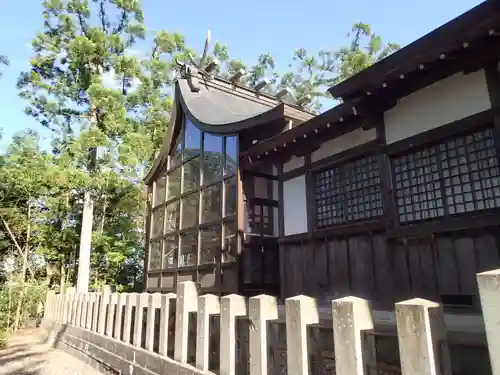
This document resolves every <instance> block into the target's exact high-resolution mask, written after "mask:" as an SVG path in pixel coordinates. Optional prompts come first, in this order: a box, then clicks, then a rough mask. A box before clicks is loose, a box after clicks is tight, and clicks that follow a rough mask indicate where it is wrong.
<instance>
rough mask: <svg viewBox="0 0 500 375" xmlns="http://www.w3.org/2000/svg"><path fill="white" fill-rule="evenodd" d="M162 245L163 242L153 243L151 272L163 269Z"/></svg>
mask: <svg viewBox="0 0 500 375" xmlns="http://www.w3.org/2000/svg"><path fill="white" fill-rule="evenodd" d="M161 244H162V241H151V245H150V248H149V270H159V269H160V268H161Z"/></svg>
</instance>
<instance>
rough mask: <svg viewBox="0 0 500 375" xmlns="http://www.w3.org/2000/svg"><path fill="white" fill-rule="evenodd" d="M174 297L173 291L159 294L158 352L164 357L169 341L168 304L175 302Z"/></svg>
mask: <svg viewBox="0 0 500 375" xmlns="http://www.w3.org/2000/svg"><path fill="white" fill-rule="evenodd" d="M176 298H177V296H176V295H175V293H167V294H163V295H162V296H161V310H160V346H159V352H160V354H161V355H163V356H165V357H166V356H167V352H168V343H169V336H168V335H169V331H168V329H169V325H170V304H171V303H172V302H175V300H176Z"/></svg>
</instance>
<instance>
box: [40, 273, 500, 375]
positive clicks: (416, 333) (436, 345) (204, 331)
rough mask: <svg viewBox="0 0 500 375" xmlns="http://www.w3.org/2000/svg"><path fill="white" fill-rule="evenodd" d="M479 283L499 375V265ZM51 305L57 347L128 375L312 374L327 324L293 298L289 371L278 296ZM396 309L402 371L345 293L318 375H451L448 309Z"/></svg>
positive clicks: (66, 299) (407, 305) (94, 298)
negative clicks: (391, 365) (328, 361)
mask: <svg viewBox="0 0 500 375" xmlns="http://www.w3.org/2000/svg"><path fill="white" fill-rule="evenodd" d="M477 280H478V287H479V293H480V297H481V305H482V311H483V318H484V323H485V328H486V338H487V342H488V350H489V355H490V363H491V373H492V374H493V375H500V269H499V270H495V271H489V272H484V273H480V274H478V275H477ZM45 306H46V308H45V313H44V325H45V326H46V327H49V328H50V330H51V336H50V337H51V339H52V340H53V343H54V344H55V345H58V346H59V347H62V348H64V349H67V350H69V351H70V352H71V353H73V354H75V355H78V356H80V357H88V358H91V359H92V360H94V361H96V362H97V363H99V364H100V366H101V367H102V368H107V369H109V370H110V371H111V372H114V373H119V374H130V375H136V374H144V375H146V374H148V375H152V374H164V375H171V374H185V375H194V374H211V373H218V374H220V375H235V374H250V375H267V374H270V375H271V374H275V373H280V372H281V373H286V374H289V375H308V374H310V373H311V368H310V367H311V361H310V355H311V345H310V344H311V343H310V335H309V334H308V330H309V329H310V327H313V326H314V325H317V324H318V323H319V314H318V307H317V305H316V301H315V300H314V299H313V298H311V297H307V296H303V295H301V296H296V297H292V298H288V299H286V301H285V313H286V314H285V315H286V318H285V326H286V328H285V332H286V334H285V336H286V340H284V341H286V351H285V352H286V369H283V368H276V366H274V364H275V361H274V360H273V359H272V358H270V354H269V353H270V350H269V348H270V335H269V333H270V332H271V331H272V330H273V328H272V326H273V325H272V324H271V323H272V322H273V321H275V320H277V319H278V304H277V300H276V298H274V297H271V296H267V295H260V296H256V297H251V298H249V299H246V298H244V297H242V296H239V295H234V294H233V295H228V296H224V297H221V298H219V297H218V296H215V295H210V294H207V295H201V296H199V295H198V290H197V288H196V284H195V283H193V282H190V281H188V282H183V283H180V284H179V286H178V288H177V293H176V294H173V293H170V294H148V293H141V294H136V293H129V294H127V293H121V294H119V293H111V292H110V289H109V288H104V289H103V291H102V292H101V293H87V294H77V293H75V292H74V290H71V289H70V290H69V291H68V292H67V293H65V294H54V293H53V292H50V293H49V294H48V296H47V301H46V305H45ZM395 310H396V326H397V340H398V347H399V358H400V366H399V367H400V368H399V369H398V370H381V369H380V368H378V365H377V363H378V362H377V358H376V357H377V354H376V353H377V351H376V348H375V343H374V339H373V335H372V334H370V333H371V332H373V329H374V323H373V318H372V311H371V307H370V302H369V301H367V300H364V299H361V298H357V297H345V298H340V299H336V300H333V301H332V325H333V340H332V346H333V352H334V358H333V359H332V363H334V365H333V366H334V369H333V368H331V367H330V368H329V369H326V368H325V369H323V370H321V371H320V373H324V374H327V373H331V374H335V373H336V374H339V375H361V374H403V375H434V374H436V375H438V374H439V375H450V374H451V362H450V355H449V350H448V344H447V340H446V336H447V330H446V325H445V323H444V315H443V311H442V308H441V306H440V304H438V303H435V302H432V301H428V300H424V299H420V298H415V299H411V300H408V301H403V302H399V303H396V304H395ZM242 321H244V322H246V324H245V325H243V326H241V324H240V323H241V322H242ZM242 327H243V328H242ZM193 332H194V334H193ZM240 335H246V338H247V341H248V346H247V348H246V350H247V356H242V355H241V353H242V352H243V351H244V349H245V348H243V345H242V343H241V342H240V340H239V337H240ZM331 336H332V335H331V334H330V337H331ZM215 337H216V338H217V339H216V340H214V338H215ZM242 342H243V341H242ZM243 362H244V363H243Z"/></svg>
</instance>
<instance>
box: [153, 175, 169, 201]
mask: <svg viewBox="0 0 500 375" xmlns="http://www.w3.org/2000/svg"><path fill="white" fill-rule="evenodd" d="M166 182H167V181H166V177H165V176H161V177H160V178H159V179H158V180H157V181H156V182H155V197H154V201H153V205H154V206H158V205H159V204H162V203H163V202H165V189H166Z"/></svg>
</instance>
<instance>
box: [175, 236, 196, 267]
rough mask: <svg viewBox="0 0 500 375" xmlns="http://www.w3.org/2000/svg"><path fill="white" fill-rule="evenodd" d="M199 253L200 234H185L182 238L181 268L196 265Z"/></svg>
mask: <svg viewBox="0 0 500 375" xmlns="http://www.w3.org/2000/svg"><path fill="white" fill-rule="evenodd" d="M197 253H198V233H197V232H196V231H193V232H187V233H184V234H183V235H182V236H181V249H180V258H179V267H186V266H194V265H196V254H197Z"/></svg>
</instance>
